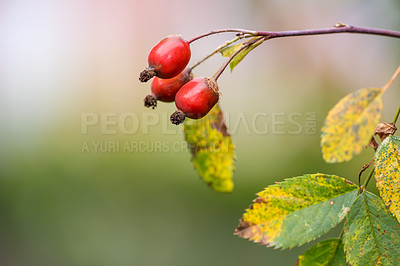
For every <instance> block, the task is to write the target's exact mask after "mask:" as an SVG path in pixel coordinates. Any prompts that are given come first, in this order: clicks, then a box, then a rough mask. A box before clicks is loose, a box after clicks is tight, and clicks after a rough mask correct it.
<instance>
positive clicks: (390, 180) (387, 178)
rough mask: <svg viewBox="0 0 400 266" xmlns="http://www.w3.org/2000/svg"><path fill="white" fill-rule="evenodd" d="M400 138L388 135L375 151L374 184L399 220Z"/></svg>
mask: <svg viewBox="0 0 400 266" xmlns="http://www.w3.org/2000/svg"><path fill="white" fill-rule="evenodd" d="M399 150H400V138H399V137H396V136H388V137H387V138H386V139H385V140H384V141H382V143H381V145H379V147H378V149H377V151H376V153H375V179H376V186H377V188H378V189H379V192H380V195H381V197H382V199H383V201H384V202H385V205H386V206H387V207H388V208H389V210H390V211H391V212H392V213H393V215H394V216H396V218H397V220H398V221H400V154H399Z"/></svg>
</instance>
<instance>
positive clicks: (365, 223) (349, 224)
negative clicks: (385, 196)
mask: <svg viewBox="0 0 400 266" xmlns="http://www.w3.org/2000/svg"><path fill="white" fill-rule="evenodd" d="M343 243H344V250H345V252H346V257H347V261H348V262H349V263H350V264H352V265H400V225H399V223H398V221H397V220H396V219H395V218H394V217H393V216H392V214H391V213H390V212H389V211H388V210H387V209H386V208H385V205H384V203H383V201H382V199H381V198H380V197H378V196H376V195H374V194H372V193H370V192H368V191H366V192H364V193H362V194H361V195H359V196H358V197H357V199H356V200H355V202H354V204H353V206H352V207H351V210H350V213H349V215H348V217H347V221H346V223H345V225H344V235H343Z"/></svg>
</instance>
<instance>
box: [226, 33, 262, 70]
mask: <svg viewBox="0 0 400 266" xmlns="http://www.w3.org/2000/svg"><path fill="white" fill-rule="evenodd" d="M264 41H265V39H264V38H263V37H256V38H253V39H250V40H249V41H246V42H242V43H239V44H235V45H231V46H228V47H226V48H225V49H223V50H222V51H221V54H222V56H225V57H230V56H231V55H233V53H235V52H236V51H237V50H239V49H240V48H242V47H243V46H245V45H248V46H247V47H246V48H244V49H243V50H242V51H240V52H239V53H238V54H237V55H236V56H235V57H234V58H233V59H232V61H231V62H230V63H229V67H230V69H231V72H232V71H233V69H234V68H235V67H236V66H237V65H238V64H239V63H240V62H241V61H242V60H243V58H245V56H246V55H247V54H248V53H250V52H251V51H252V50H253V49H254V48H256V47H257V46H259V45H260V44H262V43H263V42H264ZM249 43H250V44H249Z"/></svg>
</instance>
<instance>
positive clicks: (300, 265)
mask: <svg viewBox="0 0 400 266" xmlns="http://www.w3.org/2000/svg"><path fill="white" fill-rule="evenodd" d="M296 265H297V266H347V263H346V255H345V254H344V249H343V242H342V241H341V240H340V239H327V240H324V241H322V242H319V243H318V244H317V245H315V246H313V247H311V248H310V249H309V250H307V251H306V252H305V253H304V254H303V255H300V256H299V259H298V260H297V264H296Z"/></svg>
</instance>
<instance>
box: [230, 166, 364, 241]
mask: <svg viewBox="0 0 400 266" xmlns="http://www.w3.org/2000/svg"><path fill="white" fill-rule="evenodd" d="M357 191H358V187H357V186H356V185H354V184H353V183H351V182H350V181H347V180H346V179H344V178H341V177H338V176H335V175H325V174H311V175H304V176H299V177H294V178H289V179H286V180H285V181H284V182H280V183H276V184H275V185H271V186H269V187H267V188H265V189H264V190H263V191H261V192H259V193H258V194H257V196H258V198H256V199H255V200H254V203H253V204H252V205H251V206H250V208H248V209H247V210H246V212H245V213H244V214H243V216H242V218H241V220H240V224H239V226H238V228H236V231H235V234H236V235H238V236H240V237H243V238H248V239H250V240H252V241H254V242H256V243H259V244H263V245H268V246H275V247H277V248H283V249H284V248H291V247H295V246H299V245H302V244H304V243H306V242H309V241H311V240H314V239H315V238H317V237H319V236H321V235H322V234H324V233H326V232H327V231H329V230H330V229H331V228H333V227H334V226H336V225H337V224H338V223H339V222H340V221H341V220H343V218H344V217H345V216H346V214H347V213H348V212H349V210H350V206H351V205H352V204H353V201H354V199H355V198H356V195H357Z"/></svg>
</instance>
